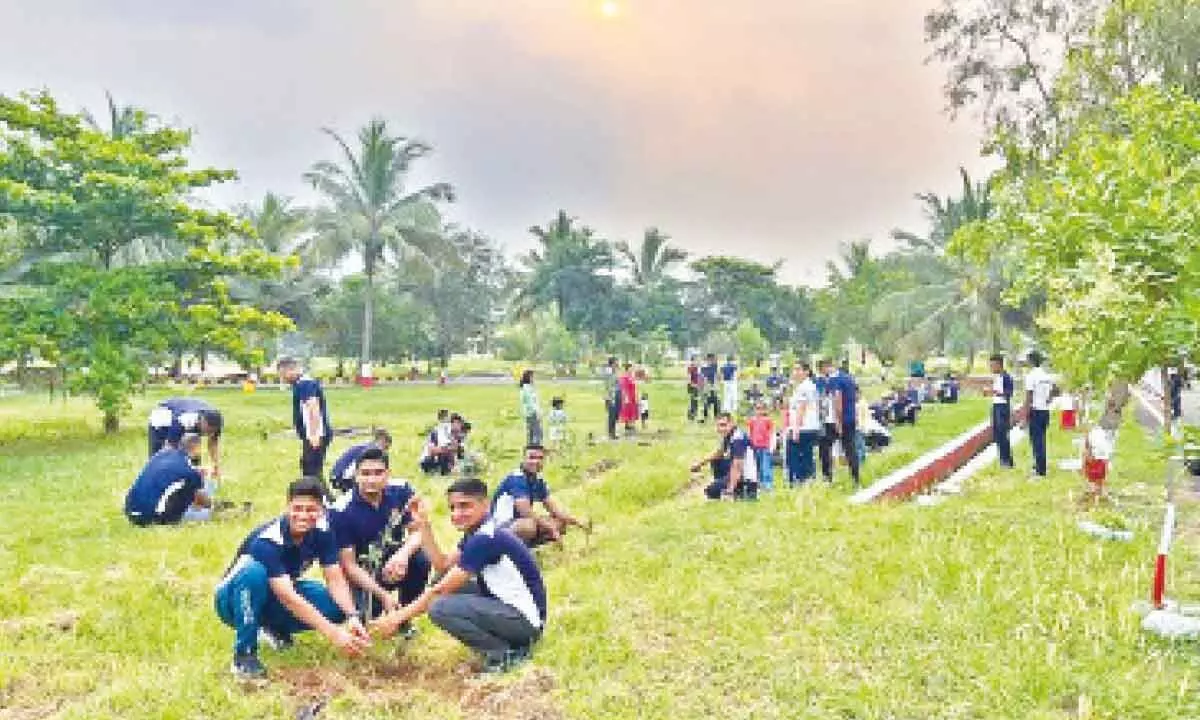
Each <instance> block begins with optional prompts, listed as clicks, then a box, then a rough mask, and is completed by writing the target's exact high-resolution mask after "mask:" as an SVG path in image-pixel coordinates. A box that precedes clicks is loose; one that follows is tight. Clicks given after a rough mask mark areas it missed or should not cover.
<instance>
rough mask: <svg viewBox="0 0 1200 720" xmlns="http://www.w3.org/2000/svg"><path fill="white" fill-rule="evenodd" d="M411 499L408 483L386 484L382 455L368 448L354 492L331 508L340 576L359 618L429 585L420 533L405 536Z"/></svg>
mask: <svg viewBox="0 0 1200 720" xmlns="http://www.w3.org/2000/svg"><path fill="white" fill-rule="evenodd" d="M414 496H415V493H414V492H413V489H412V487H411V486H410V485H409V484H408V483H407V482H392V481H391V479H390V477H389V475H388V459H387V454H386V453H384V452H383V450H382V449H380V448H377V447H372V448H367V450H366V451H365V452H363V454H362V457H360V458H359V460H358V466H357V468H356V485H355V488H354V489H353V490H352V491H351V492H349V493H347V494H345V495H343V496H342V497H341V498H339V499H338V500H337V502H335V503H334V504H333V507H332V508H331V510H330V514H329V524H330V526H331V527H332V528H333V534H334V537H336V538H337V544H338V554H339V558H340V561H341V565H342V572H343V573H345V575H346V580H347V581H349V583H350V586H351V588H353V590H354V603H355V605H357V606H358V609H359V612H361V613H362V614H363V616H364V617H368V618H373V617H376V616H378V615H379V614H380V613H381V612H384V611H391V610H395V609H396V608H398V607H399V606H400V605H407V604H408V603H411V602H412V601H413V600H416V599H417V597H418V596H420V594H421V592H422V591H423V590H425V585H426V583H427V582H429V560H428V559H427V558H426V557H425V553H424V552H422V551H421V535H420V533H408V534H407V536H406V535H405V528H406V527H407V526H408V524H409V523H410V522H411V520H412V518H411V516H410V515H409V514H408V510H407V508H408V503H409V501H410V500H412V499H413V497H414ZM396 590H399V591H400V599H399V603H397V602H396V597H395V595H394V594H393V593H395V591H396Z"/></svg>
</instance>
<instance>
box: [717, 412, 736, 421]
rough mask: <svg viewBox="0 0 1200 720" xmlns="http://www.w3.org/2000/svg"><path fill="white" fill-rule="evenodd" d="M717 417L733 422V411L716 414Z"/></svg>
mask: <svg viewBox="0 0 1200 720" xmlns="http://www.w3.org/2000/svg"><path fill="white" fill-rule="evenodd" d="M717 419H718V420H728V421H729V422H733V413H727V412H723V413H721V414H720V415H717Z"/></svg>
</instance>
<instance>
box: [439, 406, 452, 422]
mask: <svg viewBox="0 0 1200 720" xmlns="http://www.w3.org/2000/svg"><path fill="white" fill-rule="evenodd" d="M448 417H450V411H449V410H447V409H446V408H442V409H441V410H438V414H437V419H438V420H445V419H446V418H448Z"/></svg>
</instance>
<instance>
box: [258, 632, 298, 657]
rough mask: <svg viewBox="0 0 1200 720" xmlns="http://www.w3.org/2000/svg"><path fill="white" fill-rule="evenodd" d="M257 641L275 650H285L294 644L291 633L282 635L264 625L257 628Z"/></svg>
mask: <svg viewBox="0 0 1200 720" xmlns="http://www.w3.org/2000/svg"><path fill="white" fill-rule="evenodd" d="M258 641H259V642H260V643H262V644H263V645H266V646H267V647H269V648H271V649H272V650H274V651H275V652H279V651H281V650H287V649H288V648H290V647H291V646H292V645H294V644H295V642H294V641H293V640H292V636H291V635H282V634H279V633H277V632H275V631H274V630H272V629H270V628H265V627H264V628H259V629H258Z"/></svg>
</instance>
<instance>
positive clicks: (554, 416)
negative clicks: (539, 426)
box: [547, 397, 567, 445]
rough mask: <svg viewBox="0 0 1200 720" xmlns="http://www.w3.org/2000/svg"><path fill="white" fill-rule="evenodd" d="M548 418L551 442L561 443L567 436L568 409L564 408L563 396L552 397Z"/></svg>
mask: <svg viewBox="0 0 1200 720" xmlns="http://www.w3.org/2000/svg"><path fill="white" fill-rule="evenodd" d="M547 420H548V421H549V423H550V442H551V443H552V444H554V445H559V444H561V443H562V442H563V440H565V439H566V437H567V411H566V410H564V409H563V399H562V398H560V397H556V398H551V399H550V415H549V416H548V417H547Z"/></svg>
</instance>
